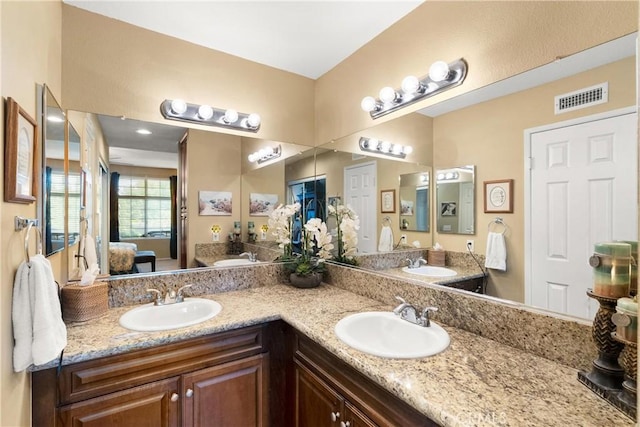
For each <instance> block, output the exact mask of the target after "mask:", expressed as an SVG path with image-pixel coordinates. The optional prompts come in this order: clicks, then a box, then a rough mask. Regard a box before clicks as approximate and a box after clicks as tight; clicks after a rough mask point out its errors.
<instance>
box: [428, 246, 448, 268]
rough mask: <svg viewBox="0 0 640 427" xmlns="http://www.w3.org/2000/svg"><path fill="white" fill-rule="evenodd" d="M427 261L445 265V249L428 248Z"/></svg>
mask: <svg viewBox="0 0 640 427" xmlns="http://www.w3.org/2000/svg"><path fill="white" fill-rule="evenodd" d="M427 262H428V263H429V265H433V266H436V267H444V266H445V251H436V250H433V249H429V250H427Z"/></svg>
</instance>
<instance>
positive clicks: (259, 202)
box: [249, 193, 278, 216]
mask: <svg viewBox="0 0 640 427" xmlns="http://www.w3.org/2000/svg"><path fill="white" fill-rule="evenodd" d="M277 205H278V195H277V194H263V193H251V194H250V195H249V215H251V216H269V214H270V213H271V212H273V210H274V209H275V208H276V206H277Z"/></svg>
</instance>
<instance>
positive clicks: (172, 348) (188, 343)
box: [34, 326, 266, 404]
mask: <svg viewBox="0 0 640 427" xmlns="http://www.w3.org/2000/svg"><path fill="white" fill-rule="evenodd" d="M264 351H266V350H265V349H264V344H263V327H262V326H257V327H249V328H244V329H239V330H234V331H229V332H223V333H219V334H216V335H212V336H208V337H202V338H194V339H189V340H185V341H181V342H178V343H173V344H166V345H162V346H160V347H152V348H147V349H143V350H136V351H132V352H129V353H125V354H121V355H116V356H108V357H104V358H101V359H96V360H91V361H88V362H81V363H77V364H73V365H69V366H65V367H63V368H62V371H61V373H60V377H59V386H60V395H59V402H58V403H59V404H68V403H72V402H78V401H80V400H84V399H89V398H92V397H96V396H100V395H103V394H106V393H112V392H115V391H119V390H124V389H126V388H130V387H133V386H137V385H141V384H146V383H149V382H151V381H155V380H158V379H162V378H167V377H170V376H172V375H179V374H182V373H184V372H189V371H192V370H197V369H202V368H206V367H208V366H213V365H215V364H220V363H224V362H228V361H231V360H236V359H240V358H243V357H247V356H251V355H254V354H259V353H262V352H264ZM34 374H37V373H34Z"/></svg>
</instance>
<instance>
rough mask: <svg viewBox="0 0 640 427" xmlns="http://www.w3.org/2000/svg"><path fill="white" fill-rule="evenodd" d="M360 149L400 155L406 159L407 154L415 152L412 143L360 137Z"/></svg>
mask: <svg viewBox="0 0 640 427" xmlns="http://www.w3.org/2000/svg"><path fill="white" fill-rule="evenodd" d="M358 145H360V150H362V151H368V152H370V153H378V154H384V155H386V156H392V157H398V158H400V159H404V158H405V157H407V154H411V153H412V152H413V147H411V146H410V145H401V144H393V143H391V142H389V141H380V140H378V139H375V138H366V137H364V136H362V137H360V141H359V143H358Z"/></svg>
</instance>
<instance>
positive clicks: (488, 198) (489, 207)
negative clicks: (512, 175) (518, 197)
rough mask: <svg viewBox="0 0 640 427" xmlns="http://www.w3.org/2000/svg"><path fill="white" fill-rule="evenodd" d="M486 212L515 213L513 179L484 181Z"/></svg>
mask: <svg viewBox="0 0 640 427" xmlns="http://www.w3.org/2000/svg"><path fill="white" fill-rule="evenodd" d="M484 211H485V213H513V180H512V179H500V180H496V181H484Z"/></svg>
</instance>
